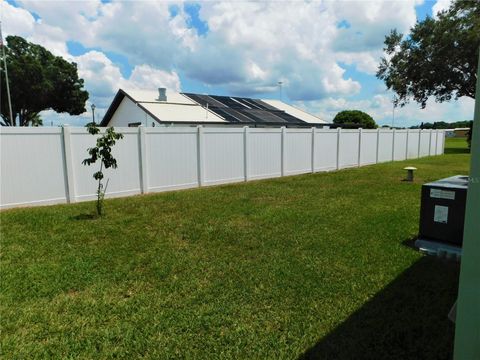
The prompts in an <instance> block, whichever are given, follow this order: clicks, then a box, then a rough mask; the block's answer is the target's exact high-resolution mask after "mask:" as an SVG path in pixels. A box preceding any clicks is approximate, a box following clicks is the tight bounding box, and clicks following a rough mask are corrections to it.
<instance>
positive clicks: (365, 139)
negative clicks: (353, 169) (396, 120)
mask: <svg viewBox="0 0 480 360" xmlns="http://www.w3.org/2000/svg"><path fill="white" fill-rule="evenodd" d="M376 161H377V130H363V131H362V142H361V151H360V165H369V164H375V162H376Z"/></svg>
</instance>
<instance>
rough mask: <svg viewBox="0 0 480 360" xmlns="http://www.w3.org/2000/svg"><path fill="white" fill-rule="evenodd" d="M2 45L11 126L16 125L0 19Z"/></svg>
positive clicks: (0, 42)
mask: <svg viewBox="0 0 480 360" xmlns="http://www.w3.org/2000/svg"><path fill="white" fill-rule="evenodd" d="M0 46H1V47H2V56H3V65H4V67H5V83H6V85H7V100H8V110H9V111H10V126H15V125H16V124H15V123H14V122H13V112H12V99H11V98H10V85H9V82H8V69H7V58H6V57H5V46H4V45H3V35H2V22H1V21H0Z"/></svg>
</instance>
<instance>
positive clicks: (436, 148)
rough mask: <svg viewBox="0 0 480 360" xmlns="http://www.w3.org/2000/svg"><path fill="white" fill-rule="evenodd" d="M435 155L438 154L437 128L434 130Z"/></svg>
mask: <svg viewBox="0 0 480 360" xmlns="http://www.w3.org/2000/svg"><path fill="white" fill-rule="evenodd" d="M435 155H438V129H437V130H435Z"/></svg>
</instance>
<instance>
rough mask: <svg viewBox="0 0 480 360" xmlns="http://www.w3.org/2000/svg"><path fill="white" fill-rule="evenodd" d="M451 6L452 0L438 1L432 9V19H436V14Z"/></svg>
mask: <svg viewBox="0 0 480 360" xmlns="http://www.w3.org/2000/svg"><path fill="white" fill-rule="evenodd" d="M451 4H452V0H438V1H437V2H436V3H435V5H433V7H432V14H433V18H434V19H436V18H437V16H438V13H439V12H440V11H443V10H447V9H448V8H449V7H450V5H451Z"/></svg>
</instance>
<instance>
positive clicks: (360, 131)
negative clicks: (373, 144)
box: [357, 128, 362, 167]
mask: <svg viewBox="0 0 480 360" xmlns="http://www.w3.org/2000/svg"><path fill="white" fill-rule="evenodd" d="M357 161H358V167H360V163H361V162H362V128H360V129H358V160H357Z"/></svg>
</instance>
